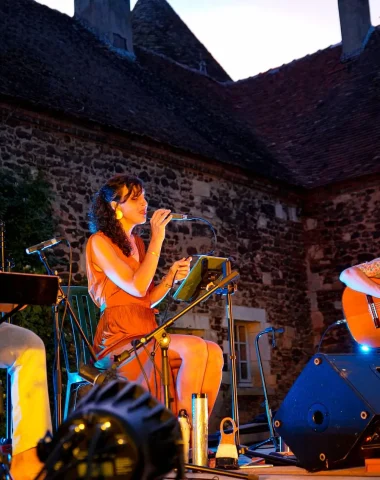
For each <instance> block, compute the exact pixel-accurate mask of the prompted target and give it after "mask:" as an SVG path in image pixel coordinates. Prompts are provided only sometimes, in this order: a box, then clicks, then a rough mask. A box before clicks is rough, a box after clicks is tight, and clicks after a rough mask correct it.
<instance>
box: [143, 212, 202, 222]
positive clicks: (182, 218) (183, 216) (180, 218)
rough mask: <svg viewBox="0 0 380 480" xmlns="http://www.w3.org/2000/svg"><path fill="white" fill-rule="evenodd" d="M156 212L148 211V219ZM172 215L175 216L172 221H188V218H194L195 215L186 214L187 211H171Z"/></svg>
mask: <svg viewBox="0 0 380 480" xmlns="http://www.w3.org/2000/svg"><path fill="white" fill-rule="evenodd" d="M153 213H154V212H149V213H148V220H150V219H151V218H152V216H153ZM170 215H171V216H172V217H173V218H172V219H171V221H172V222H173V221H186V220H194V217H192V216H190V215H188V214H186V213H170Z"/></svg>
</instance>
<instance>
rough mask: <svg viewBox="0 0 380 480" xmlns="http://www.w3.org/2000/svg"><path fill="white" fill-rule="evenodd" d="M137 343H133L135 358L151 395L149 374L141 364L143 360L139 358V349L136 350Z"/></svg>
mask: <svg viewBox="0 0 380 480" xmlns="http://www.w3.org/2000/svg"><path fill="white" fill-rule="evenodd" d="M136 342H138V340H137V341H136V340H134V341H132V347H133V351H134V353H135V357H136V360H137V363H138V364H139V367H140V370H141V372H142V374H143V375H144V379H145V382H146V386H147V387H148V390H149V393H150V394H151V393H152V392H151V389H150V385H149V381H148V376H147V374H146V372H145V370H144V367H143V364H142V363H141V360H140V357H139V354H138V351H137V348H136Z"/></svg>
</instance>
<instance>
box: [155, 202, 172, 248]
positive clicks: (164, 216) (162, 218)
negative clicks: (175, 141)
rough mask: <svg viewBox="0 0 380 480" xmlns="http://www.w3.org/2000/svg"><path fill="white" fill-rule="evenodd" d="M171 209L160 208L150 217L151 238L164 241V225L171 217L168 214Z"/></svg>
mask: <svg viewBox="0 0 380 480" xmlns="http://www.w3.org/2000/svg"><path fill="white" fill-rule="evenodd" d="M170 212H171V210H165V209H163V208H160V209H159V210H156V211H155V212H154V213H153V216H152V218H151V219H150V227H151V231H152V239H153V238H154V239H155V240H161V241H162V242H163V241H164V238H165V227H166V225H167V224H168V223H169V222H170V220H171V219H172V218H173V217H172V216H171V215H170Z"/></svg>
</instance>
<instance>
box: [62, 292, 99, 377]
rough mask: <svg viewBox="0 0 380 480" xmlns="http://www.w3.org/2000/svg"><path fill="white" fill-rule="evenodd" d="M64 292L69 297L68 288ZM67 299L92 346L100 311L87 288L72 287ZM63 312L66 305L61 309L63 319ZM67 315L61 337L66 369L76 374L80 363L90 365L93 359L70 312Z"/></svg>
mask: <svg viewBox="0 0 380 480" xmlns="http://www.w3.org/2000/svg"><path fill="white" fill-rule="evenodd" d="M62 290H63V292H64V293H65V295H67V287H62ZM67 298H68V300H69V302H70V305H71V307H72V309H73V312H74V314H75V316H76V317H77V319H78V321H79V324H80V326H81V328H82V330H83V332H84V334H85V335H86V338H87V339H88V341H89V342H90V343H91V345H92V344H93V342H94V335H95V331H96V326H97V324H98V319H99V309H98V308H97V307H96V305H95V304H94V302H93V301H92V299H91V297H90V295H89V294H88V290H87V287H70V290H69V294H68V297H67ZM63 311H64V305H62V306H61V309H60V317H61V319H62V314H63ZM66 315H67V317H66V319H65V321H64V325H63V331H62V337H61V340H62V348H63V354H64V358H65V364H66V369H67V371H68V373H74V372H78V371H79V365H80V363H89V362H90V360H91V357H90V354H89V351H88V349H87V347H86V344H85V343H84V341H83V339H82V338H81V336H80V334H79V332H78V328H77V327H76V325H75V322H74V319H73V318H72V315H71V313H70V312H69V310H67V314H66Z"/></svg>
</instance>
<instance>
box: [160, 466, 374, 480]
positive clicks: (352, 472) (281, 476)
mask: <svg viewBox="0 0 380 480" xmlns="http://www.w3.org/2000/svg"><path fill="white" fill-rule="evenodd" d="M235 472H237V473H242V474H254V475H257V476H258V478H259V480H276V479H278V480H292V479H296V480H304V479H309V478H311V477H324V478H333V479H334V480H343V479H345V478H349V479H350V480H360V479H362V478H365V479H366V480H369V479H371V478H373V479H375V478H376V479H378V478H379V477H380V473H366V471H365V467H357V468H347V469H344V470H328V471H323V472H316V473H309V472H307V471H306V470H304V469H303V468H298V467H270V466H265V467H255V468H244V469H240V470H235ZM174 478H175V474H169V475H168V476H167V477H165V480H166V479H170V480H173V479H174ZM186 478H187V479H188V480H206V479H207V480H223V479H224V480H235V479H234V478H233V477H230V476H221V475H219V474H206V473H193V472H187V473H186Z"/></svg>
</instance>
